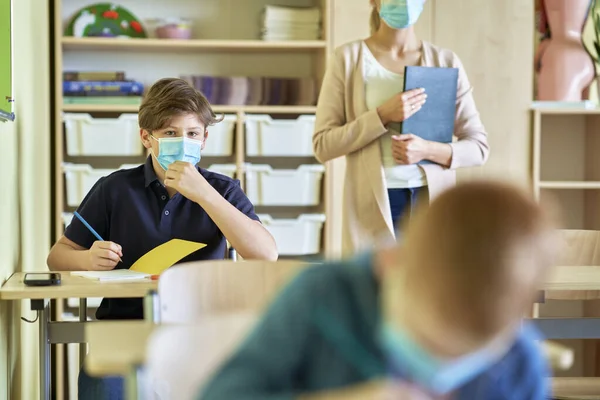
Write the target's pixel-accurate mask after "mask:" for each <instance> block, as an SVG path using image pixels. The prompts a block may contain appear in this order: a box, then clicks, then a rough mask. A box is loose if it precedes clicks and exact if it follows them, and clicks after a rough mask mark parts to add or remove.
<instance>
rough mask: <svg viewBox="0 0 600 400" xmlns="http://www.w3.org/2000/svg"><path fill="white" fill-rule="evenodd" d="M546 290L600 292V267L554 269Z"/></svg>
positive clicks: (547, 281)
mask: <svg viewBox="0 0 600 400" xmlns="http://www.w3.org/2000/svg"><path fill="white" fill-rule="evenodd" d="M544 290H548V291H550V290H600V266H588V267H554V270H553V271H552V273H551V274H550V276H549V277H548V279H547V280H546V283H545V284H544Z"/></svg>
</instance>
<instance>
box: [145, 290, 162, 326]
mask: <svg viewBox="0 0 600 400" xmlns="http://www.w3.org/2000/svg"><path fill="white" fill-rule="evenodd" d="M144 319H145V320H146V321H148V322H150V323H152V324H159V323H160V301H159V298H158V293H157V292H156V291H155V290H151V291H149V292H148V294H147V295H146V297H144Z"/></svg>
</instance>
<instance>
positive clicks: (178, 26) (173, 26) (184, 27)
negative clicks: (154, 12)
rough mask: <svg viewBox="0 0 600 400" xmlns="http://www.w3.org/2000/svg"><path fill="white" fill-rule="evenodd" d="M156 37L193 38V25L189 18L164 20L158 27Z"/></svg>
mask: <svg viewBox="0 0 600 400" xmlns="http://www.w3.org/2000/svg"><path fill="white" fill-rule="evenodd" d="M156 37H158V38H161V39H191V37H192V27H191V24H190V22H189V21H187V20H181V19H172V20H163V21H161V22H160V23H159V25H158V26H157V27H156Z"/></svg>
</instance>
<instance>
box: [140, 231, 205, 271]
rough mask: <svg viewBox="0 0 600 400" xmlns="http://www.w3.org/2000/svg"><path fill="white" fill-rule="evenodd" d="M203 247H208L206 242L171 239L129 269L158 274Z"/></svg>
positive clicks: (142, 257)
mask: <svg viewBox="0 0 600 400" xmlns="http://www.w3.org/2000/svg"><path fill="white" fill-rule="evenodd" d="M203 247H206V245H205V244H204V243H197V242H190V241H188V240H182V239H171V240H169V241H168V242H166V243H163V244H161V245H160V246H156V247H155V248H153V249H152V250H150V251H149V252H147V253H146V254H144V255H143V256H141V257H140V258H139V259H138V260H137V261H136V262H135V263H133V265H132V266H131V268H129V269H130V270H131V271H139V272H145V273H147V274H152V275H158V274H160V273H162V272H163V271H164V270H165V269H167V268H169V267H171V266H173V265H174V264H175V263H176V262H177V261H179V260H181V259H182V258H184V257H187V256H189V255H190V254H192V253H193V252H195V251H196V250H200V249H201V248H203Z"/></svg>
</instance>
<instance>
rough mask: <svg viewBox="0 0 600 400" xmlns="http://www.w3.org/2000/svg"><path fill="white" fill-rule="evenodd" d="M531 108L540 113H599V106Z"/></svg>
mask: <svg viewBox="0 0 600 400" xmlns="http://www.w3.org/2000/svg"><path fill="white" fill-rule="evenodd" d="M531 110H533V111H535V112H537V113H539V114H541V115H600V108H591V109H582V108H568V107H565V108H536V107H532V108H531Z"/></svg>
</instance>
